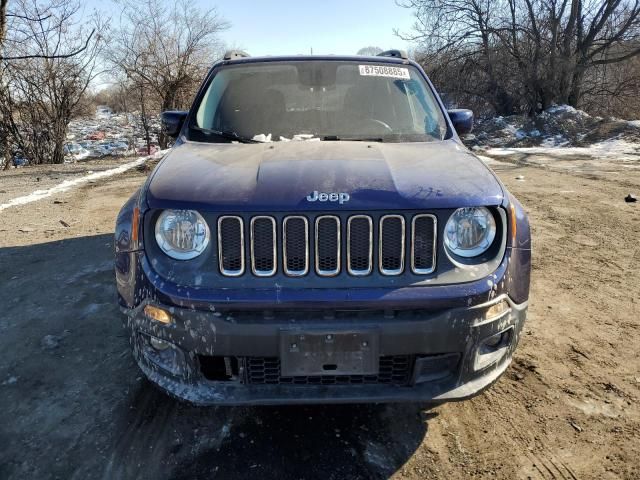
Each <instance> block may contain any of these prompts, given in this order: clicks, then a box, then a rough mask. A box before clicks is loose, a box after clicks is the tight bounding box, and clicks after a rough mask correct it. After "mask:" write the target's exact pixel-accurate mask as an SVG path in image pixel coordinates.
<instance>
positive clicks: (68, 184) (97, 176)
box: [0, 150, 169, 212]
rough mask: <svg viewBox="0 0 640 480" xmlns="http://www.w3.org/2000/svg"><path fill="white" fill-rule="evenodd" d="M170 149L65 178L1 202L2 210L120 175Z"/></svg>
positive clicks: (158, 156) (160, 155) (159, 156)
mask: <svg viewBox="0 0 640 480" xmlns="http://www.w3.org/2000/svg"><path fill="white" fill-rule="evenodd" d="M168 151H169V150H161V151H159V152H156V153H154V154H153V155H150V156H148V157H142V158H138V159H136V160H134V161H132V162H128V163H125V164H124V165H120V166H119V167H116V168H111V169H109V170H104V171H102V172H94V173H90V174H88V175H84V176H83V177H79V178H74V179H71V180H65V181H64V182H62V183H59V184H58V185H55V186H53V187H51V188H48V189H46V190H36V191H34V192H31V193H30V194H28V195H23V196H21V197H16V198H13V199H11V200H9V201H8V202H7V203H3V204H0V212H1V211H3V210H5V209H7V208H10V207H15V206H18V205H25V204H27V203H31V202H36V201H38V200H42V199H43V198H47V197H50V196H52V195H56V194H58V193H62V192H66V191H67V190H69V189H71V188H74V187H77V186H79V185H82V184H84V183H89V182H93V181H96V180H101V179H104V178H108V177H112V176H113V175H119V174H121V173H124V172H126V171H127V170H131V169H132V168H135V167H137V166H139V165H142V164H143V163H145V162H146V161H147V160H151V159H158V158H161V157H163V156H164V155H165V154H166V153H167V152H168Z"/></svg>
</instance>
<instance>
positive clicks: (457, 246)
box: [444, 207, 496, 258]
mask: <svg viewBox="0 0 640 480" xmlns="http://www.w3.org/2000/svg"><path fill="white" fill-rule="evenodd" d="M495 238H496V221H495V220H494V218H493V215H492V214H491V212H490V211H489V209H488V208H485V207H471V208H459V209H458V210H456V211H455V212H453V214H452V215H451V217H449V221H448V222H447V225H446V226H445V229H444V243H445V246H446V247H447V248H448V249H449V251H450V252H451V253H453V254H454V255H459V256H461V257H465V258H470V257H477V256H478V255H481V254H483V253H484V252H486V251H487V250H488V249H489V247H490V246H491V244H492V243H493V240H494V239H495Z"/></svg>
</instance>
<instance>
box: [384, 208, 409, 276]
mask: <svg viewBox="0 0 640 480" xmlns="http://www.w3.org/2000/svg"><path fill="white" fill-rule="evenodd" d="M378 242H379V245H380V246H379V259H378V263H379V268H380V273H382V274H383V275H400V274H401V273H402V272H403V271H404V256H405V248H404V244H405V223H404V217H403V216H402V215H384V216H383V217H381V218H380V238H379V241H378Z"/></svg>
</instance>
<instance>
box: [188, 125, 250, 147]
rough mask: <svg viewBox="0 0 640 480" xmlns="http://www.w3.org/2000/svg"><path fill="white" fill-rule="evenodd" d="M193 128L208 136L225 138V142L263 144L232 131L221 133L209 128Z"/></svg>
mask: <svg viewBox="0 0 640 480" xmlns="http://www.w3.org/2000/svg"><path fill="white" fill-rule="evenodd" d="M193 128H195V129H196V130H199V131H201V132H203V133H205V134H207V135H213V136H216V137H220V138H224V139H225V140H235V141H237V142H240V143H261V142H258V141H257V140H253V139H252V138H247V137H243V136H242V135H240V134H238V133H236V132H234V131H232V130H224V131H219V130H209V129H208V128H200V127H193Z"/></svg>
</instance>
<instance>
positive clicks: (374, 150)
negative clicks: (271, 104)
mask: <svg viewBox="0 0 640 480" xmlns="http://www.w3.org/2000/svg"><path fill="white" fill-rule="evenodd" d="M313 192H320V193H322V192H325V193H338V194H340V193H346V194H348V195H349V200H348V201H344V199H345V198H346V196H344V195H343V196H342V199H343V202H342V203H340V202H339V201H323V202H321V201H315V202H310V201H308V200H307V196H308V195H312V194H313ZM503 195H504V193H503V189H502V186H501V184H500V182H499V181H498V180H497V178H496V177H495V175H494V174H493V173H492V172H491V170H489V168H488V167H487V166H486V165H484V163H483V162H482V161H481V160H479V159H478V158H477V157H475V156H474V155H472V154H471V153H470V152H469V151H468V150H467V149H466V148H464V147H462V146H460V145H459V144H458V143H456V142H455V141H442V142H430V143H370V142H329V141H318V142H316V141H299V142H294V141H291V142H276V143H268V144H267V143H264V144H211V143H208V144H205V143H192V142H187V143H183V144H181V145H178V146H176V147H174V148H173V149H172V150H171V152H169V154H168V155H167V156H166V157H165V159H164V160H163V161H162V162H161V163H160V164H159V165H158V167H157V168H156V170H155V172H154V174H153V176H152V178H151V180H150V182H149V185H148V190H147V195H146V198H147V203H148V205H149V207H150V208H188V209H198V210H204V211H207V210H208V211H226V212H229V211H255V212H257V211H266V212H269V211H293V210H325V211H326V210H371V209H379V210H387V209H416V210H419V209H434V208H455V207H465V206H479V205H499V204H500V203H501V202H502V199H503ZM312 198H313V197H312ZM333 198H335V196H333Z"/></svg>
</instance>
